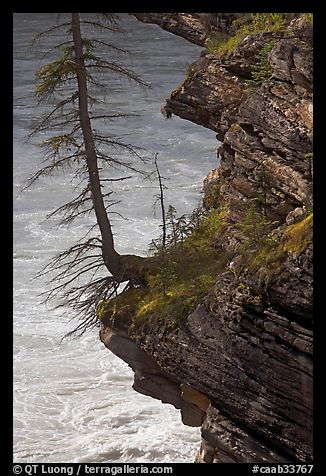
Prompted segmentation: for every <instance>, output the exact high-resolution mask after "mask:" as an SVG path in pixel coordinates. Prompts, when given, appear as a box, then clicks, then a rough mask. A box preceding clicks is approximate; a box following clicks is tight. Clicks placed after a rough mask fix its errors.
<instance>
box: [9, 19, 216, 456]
mask: <svg viewBox="0 0 326 476" xmlns="http://www.w3.org/2000/svg"><path fill="white" fill-rule="evenodd" d="M56 19H57V16H56V14H50V13H17V14H14V65H13V71H14V141H13V150H14V461H15V462H62V463H64V462H78V463H86V462H88V463H90V462H92V463H96V462H193V460H194V456H195V453H196V451H197V449H198V447H199V443H200V430H199V429H198V428H189V427H186V426H184V425H183V424H182V423H181V419H180V413H179V411H177V410H175V409H174V408H173V407H172V406H171V405H167V404H165V405H163V404H162V403H161V402H159V401H156V400H154V399H152V398H150V397H146V396H143V395H140V394H138V393H136V392H135V391H134V390H132V388H131V385H132V382H133V374H132V371H131V370H130V368H129V367H128V366H127V364H125V363H124V362H123V361H121V360H120V359H118V358H117V357H115V356H114V355H113V354H111V353H110V352H109V351H108V350H107V349H106V348H105V347H104V346H103V344H102V343H101V342H100V341H99V338H98V330H97V329H94V330H93V331H89V332H88V333H86V334H84V335H83V336H82V337H80V338H79V339H75V340H63V341H61V339H62V337H63V336H64V335H65V334H66V333H67V332H68V331H69V330H71V329H73V328H74V327H75V325H76V321H74V320H73V321H71V311H70V310H69V309H64V312H63V314H62V312H60V313H59V311H53V310H51V307H49V306H47V305H45V304H42V303H41V299H40V297H39V294H40V292H42V291H44V289H45V286H46V283H45V278H40V279H37V280H35V279H34V277H35V275H36V273H37V272H38V271H39V270H40V269H42V267H43V266H44V265H46V263H47V262H48V261H49V259H50V258H51V257H52V256H54V255H55V254H56V253H58V252H59V251H62V250H64V249H66V248H67V247H69V246H71V245H72V244H73V243H74V242H76V241H77V240H78V239H80V238H81V237H82V236H83V235H84V234H85V232H86V231H87V228H88V226H89V225H90V224H91V223H93V218H92V217H85V218H83V219H81V220H79V221H78V222H76V223H75V224H73V225H71V226H70V228H66V227H62V226H58V223H57V221H56V220H45V218H46V215H47V214H48V213H49V212H51V211H52V210H53V209H54V208H55V207H57V206H59V205H60V204H62V203H63V202H64V201H65V200H69V197H72V196H73V195H72V193H73V190H72V182H71V181H72V175H73V172H69V171H68V172H67V173H66V174H62V175H60V174H58V175H55V176H53V177H44V178H42V179H41V180H40V181H38V182H37V183H35V184H34V186H33V187H31V188H30V189H28V190H25V191H23V190H22V188H23V186H24V184H26V180H27V178H28V177H29V176H30V175H31V174H33V173H34V172H35V171H36V170H37V169H38V168H39V167H40V164H41V162H42V154H41V150H40V148H39V147H38V146H37V144H36V140H34V141H32V142H26V141H25V138H26V135H27V134H28V132H29V131H30V129H31V126H32V125H33V124H34V121H35V120H36V119H37V118H38V117H39V116H40V114H41V112H44V110H45V109H44V108H46V106H40V107H36V100H35V97H34V96H33V90H34V87H35V81H34V74H35V71H36V70H37V68H38V67H39V66H40V65H41V64H44V59H42V58H41V57H42V54H41V53H42V49H44V48H46V47H50V46H51V44H52V45H53V41H60V40H61V41H62V39H63V37H62V34H63V33H62V32H60V31H59V32H57V33H56V35H55V38H54V39H53V38H50V37H49V38H46V39H45V41H44V42H43V43H42V44H41V45H40V46H39V47H38V48H36V49H35V50H32V49H31V48H30V43H31V40H32V38H33V36H34V35H35V34H36V33H37V32H40V31H42V30H44V29H45V28H47V27H49V26H51V25H52V24H53V22H55V21H56ZM121 22H122V25H123V26H124V27H125V28H126V29H127V30H128V34H127V35H126V36H123V37H122V38H120V37H118V36H114V37H113V39H112V41H114V42H115V44H118V45H119V46H120V47H124V48H129V49H130V50H131V51H132V53H133V55H132V57H131V58H130V59H128V58H127V59H125V60H124V61H125V62H126V63H125V64H126V65H128V66H132V67H133V69H134V70H135V71H136V72H137V73H138V74H140V75H141V76H142V78H143V79H144V80H145V81H146V82H148V83H149V84H150V85H151V89H148V90H147V91H146V92H144V90H143V89H142V88H140V87H137V86H132V85H131V84H130V83H128V82H127V81H119V80H117V79H116V78H108V79H105V80H106V81H107V82H108V83H107V84H108V85H109V90H110V93H109V94H108V95H107V97H106V101H107V107H108V108H109V110H110V111H112V110H113V111H119V112H122V113H130V112H131V113H136V114H137V117H129V118H125V119H120V120H117V121H115V122H112V123H110V125H109V130H110V134H111V135H113V136H116V137H118V138H119V139H120V140H123V141H125V142H127V143H131V144H133V145H135V146H139V147H143V148H144V149H145V152H144V153H145V154H148V155H151V156H153V155H154V154H156V153H157V154H158V158H159V164H160V168H161V173H162V175H163V176H164V177H166V182H165V183H166V185H167V187H168V189H167V190H166V197H165V199H166V203H172V204H173V205H174V206H175V208H176V209H177V211H178V213H179V214H182V213H190V212H191V211H192V209H193V208H195V207H196V206H197V205H198V204H199V202H200V198H201V197H200V193H201V187H202V181H203V179H204V177H205V175H206V174H207V172H208V171H209V170H211V169H212V168H215V167H216V166H217V159H216V148H217V142H216V138H215V134H214V133H213V132H212V131H209V130H206V129H204V128H202V127H200V126H196V125H194V124H191V123H190V122H187V121H183V120H181V119H179V118H177V117H173V118H172V119H169V120H167V119H165V118H164V117H163V116H162V114H161V113H160V106H161V104H162V103H163V102H164V99H165V98H166V97H168V96H169V93H171V91H172V90H173V89H175V87H176V86H178V84H180V82H181V81H182V79H183V78H184V76H185V73H186V70H187V68H188V66H189V65H190V64H191V62H192V61H194V60H195V59H196V58H197V57H198V56H199V54H200V51H201V48H200V47H198V46H196V45H192V44H191V43H188V42H187V41H185V40H184V39H182V38H178V37H176V36H174V35H172V34H170V33H167V32H164V31H163V30H161V29H160V28H159V27H158V26H155V25H148V24H142V23H140V22H138V21H136V20H135V19H133V18H131V17H128V16H127V15H126V14H121ZM102 108H104V109H105V108H106V106H105V105H102ZM43 138H44V137H43ZM155 194H157V186H156V185H155V183H150V182H146V181H144V180H143V178H142V177H140V176H135V177H134V178H133V179H132V180H131V181H125V182H120V183H119V186H117V200H119V201H120V203H119V204H118V205H117V206H116V211H117V212H118V213H119V214H121V215H123V216H124V217H125V219H123V218H121V217H120V216H119V215H118V214H117V215H113V221H114V223H113V224H114V233H115V240H116V247H117V249H118V251H119V252H120V253H136V254H137V253H138V254H141V255H146V253H147V250H148V246H149V243H150V241H151V240H152V239H153V238H155V237H157V236H158V234H159V231H160V217H159V210H156V214H155V213H154V208H153V204H154V202H155Z"/></svg>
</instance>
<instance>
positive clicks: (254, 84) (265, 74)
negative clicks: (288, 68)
mask: <svg viewBox="0 0 326 476" xmlns="http://www.w3.org/2000/svg"><path fill="white" fill-rule="evenodd" d="M274 45H275V40H273V41H270V42H268V43H266V44H265V45H264V46H263V47H262V48H261V49H260V51H259V53H257V55H256V59H257V63H256V64H254V65H253V66H252V68H251V77H252V79H250V80H248V81H247V85H248V87H249V89H250V91H252V92H255V91H256V90H257V89H258V88H259V86H261V85H262V84H263V82H264V81H265V80H266V79H269V78H270V77H271V75H272V72H273V69H272V67H271V65H270V63H269V61H268V54H269V53H270V52H271V51H272V49H273V47H274Z"/></svg>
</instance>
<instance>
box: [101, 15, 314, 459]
mask: <svg viewBox="0 0 326 476" xmlns="http://www.w3.org/2000/svg"><path fill="white" fill-rule="evenodd" d="M133 15H135V16H136V17H137V18H139V19H141V20H142V21H149V22H154V23H157V24H159V25H160V26H161V27H162V28H165V29H167V30H168V31H172V32H174V33H176V34H179V35H181V36H183V37H185V38H187V39H189V41H192V42H194V43H197V44H204V42H205V40H206V39H207V36H208V33H207V31H208V30H210V29H212V28H213V27H212V26H211V25H212V18H213V19H216V18H219V15H221V17H220V19H221V22H220V25H222V27H221V28H222V30H223V25H224V28H225V31H226V33H227V34H228V33H229V31H230V30H229V29H230V24H231V23H230V21H229V20H227V15H229V14H205V15H213V17H209V18H210V19H208V17H206V19H205V21H204V20H203V18H204V17H200V14H147V13H146V14H133ZM216 15H217V17H216ZM223 15H226V16H223ZM236 15H240V14H236ZM232 18H233V17H232ZM214 22H215V20H214ZM214 22H213V24H214V25H215V23H214ZM223 22H224V23H223ZM293 22H294V23H293V31H295V32H296V31H298V32H299V33H300V32H301V33H300V34H303V38H304V39H305V40H306V39H307V37H308V36H309V35H308V33H309V32H308V33H307V32H306V31H305V29H304V28H303V27H302V24H300V25H299V21H297V22H296V19H294V20H293ZM200 25H201V26H200ZM298 25H299V26H298ZM302 32H303V33H302ZM299 33H298V34H299ZM306 33H307V34H306ZM268 39H270V35H266V34H262V35H260V36H258V37H256V38H253V37H248V38H245V39H244V40H243V42H242V43H241V44H240V45H239V47H238V48H237V49H236V51H234V52H233V53H232V54H231V53H228V54H225V55H224V56H223V55H222V56H221V55H219V56H217V55H212V54H203V55H202V56H201V58H200V59H199V60H198V61H197V62H196V63H194V64H193V65H192V68H191V69H190V72H189V73H188V76H187V78H186V79H185V81H184V83H183V84H182V85H181V86H179V87H178V88H177V89H176V90H175V91H174V92H173V93H172V94H171V97H170V98H169V99H167V101H166V104H165V105H164V108H163V109H164V112H165V114H166V115H167V117H170V116H171V115H173V114H176V115H178V116H180V117H182V118H184V119H187V120H191V121H193V122H194V123H197V124H200V125H203V126H205V127H208V128H210V129H213V130H214V131H216V132H217V136H218V138H219V140H220V141H221V142H222V145H221V147H220V148H219V157H220V165H219V167H218V168H217V169H215V170H214V171H212V172H210V174H209V175H208V177H207V179H206V181H205V184H204V190H205V192H206V196H205V199H204V203H206V206H209V207H211V206H218V205H219V203H226V204H227V206H228V219H229V221H230V223H237V222H238V221H239V220H241V219H242V218H243V216H244V214H245V213H246V209H247V208H248V206H250V203H252V202H251V200H252V199H254V200H256V201H257V200H258V201H259V202H260V203H261V205H262V207H263V208H264V213H265V215H266V216H267V217H268V218H270V219H271V220H275V221H277V223H278V225H279V226H280V230H283V231H282V233H281V234H283V236H284V233H287V231H286V230H288V229H289V228H287V229H286V225H285V224H286V223H287V224H288V226H289V224H290V227H291V224H292V226H294V227H295V223H298V222H299V220H300V219H302V217H305V216H307V215H308V214H309V212H310V211H311V207H312V162H311V151H312V132H313V129H312V127H313V125H312V49H311V47H310V46H309V42H307V41H301V40H300V38H299V39H298V38H292V39H291V38H286V39H281V40H280V39H277V41H276V42H275V44H274V46H273V48H272V50H271V52H270V53H269V56H268V61H269V64H270V66H271V68H272V73H271V75H270V77H268V78H266V80H265V81H264V82H263V84H262V85H260V86H259V87H257V88H256V91H254V92H253V91H250V90H249V89H248V85H247V83H246V80H247V79H248V78H249V77H250V69H251V66H252V64H254V63H255V61H256V60H255V55H257V51H259V49H260V48H261V47H262V45H263V44H264V42H266V41H267V40H268ZM274 40H275V38H274ZM293 224H294V225H293ZM300 226H301V225H300ZM311 227H312V222H311V220H310V218H309V219H308V220H307V221H306V224H305V230H306V235H304V236H305V240H306V241H304V242H303V243H301V242H299V243H298V242H297V241H298V240H299V239H300V234H299V231H300V230H301V231H302V229H303V227H302V226H301V228H299V227H298V230H297V234H298V236H299V238H298V237H296V240H297V241H293V243H292V244H291V246H290V245H288V246H287V247H285V249H284V253H283V255H282V256H283V258H282V261H281V263H278V262H277V261H275V257H274V258H273V256H272V253H273V250H271V251H270V253H271V256H267V257H266V256H265V258H264V259H265V262H264V263H263V264H262V268H261V269H257V267H255V266H251V265H250V262H249V263H248V262H243V260H242V257H241V256H240V255H239V256H237V251H236V250H237V240H238V237H237V236H236V234H235V236H231V235H232V232H231V233H230V237H229V238H228V239H226V240H225V243H224V244H223V246H224V247H226V248H228V249H229V250H233V252H234V256H233V257H234V259H233V261H232V262H231V264H230V269H229V270H226V271H225V272H224V273H222V274H220V275H219V276H218V277H217V281H216V284H215V285H214V287H213V289H212V290H211V291H210V292H209V293H208V295H207V296H206V298H205V299H204V300H203V302H202V303H201V304H200V305H199V306H198V307H197V309H196V310H195V311H194V312H193V313H192V314H190V315H189V316H185V319H184V321H183V322H182V324H181V325H180V326H179V327H178V328H177V329H175V330H174V331H172V332H170V333H168V334H164V335H163V334H160V333H159V332H157V331H158V330H157V329H155V328H151V325H150V324H149V323H143V325H142V326H140V327H139V328H138V329H137V332H132V333H131V332H130V327H129V326H130V322H125V323H123V324H122V323H121V322H120V321H119V322H117V323H115V322H114V321H112V320H110V319H107V320H105V321H103V327H102V331H101V339H102V341H103V342H104V344H105V345H106V346H107V347H108V348H109V349H110V350H112V351H113V352H114V353H115V354H116V355H118V356H119V357H121V358H122V359H124V360H125V361H126V362H127V363H128V364H129V365H130V366H131V367H132V368H133V370H134V372H135V383H134V388H135V390H137V391H140V392H142V393H145V394H147V395H151V396H153V397H154V398H158V399H161V400H162V401H163V402H167V403H171V404H173V405H174V406H175V407H176V408H180V409H181V413H182V419H183V422H184V423H185V424H188V425H193V426H201V427H202V445H201V448H200V450H199V451H198V453H197V456H196V461H197V462H208V463H210V462H216V463H218V462H257V463H259V462H281V463H286V462H287V463H293V462H310V461H312V457H313V456H312V284H313V277H312V244H311V240H310V238H309V239H306V237H307V236H308V237H310V233H311ZM293 229H295V228H293ZM275 246H276V245H275Z"/></svg>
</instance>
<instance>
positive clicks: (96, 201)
mask: <svg viewBox="0 0 326 476" xmlns="http://www.w3.org/2000/svg"><path fill="white" fill-rule="evenodd" d="M71 16H72V23H71V29H72V35H73V43H74V50H75V56H76V63H77V81H78V104H79V119H80V124H81V128H82V132H83V137H84V143H85V151H86V162H87V169H88V174H89V182H90V188H91V193H92V200H93V206H94V210H95V215H96V219H97V223H98V226H99V229H100V232H101V237H102V256H103V260H104V263H105V266H106V267H107V269H108V270H109V271H110V273H112V274H113V275H119V274H120V273H121V257H120V255H119V254H118V253H117V252H116V251H115V249H114V240H113V234H112V229H111V224H110V221H109V219H108V216H107V212H106V209H105V206H104V200H103V195H102V191H101V183H100V178H99V171H98V164H97V156H96V149H95V143H94V137H93V131H92V127H91V122H90V118H89V113H88V92H87V80H86V69H85V62H84V55H83V44H82V37H81V32H80V17H79V13H72V14H71Z"/></svg>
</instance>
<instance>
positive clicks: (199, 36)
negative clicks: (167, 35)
mask: <svg viewBox="0 0 326 476" xmlns="http://www.w3.org/2000/svg"><path fill="white" fill-rule="evenodd" d="M130 15H133V16H134V17H136V18H137V20H140V21H142V22H144V23H154V24H156V25H159V26H160V27H161V28H163V29H164V30H166V31H170V32H172V33H174V34H175V35H178V36H182V37H183V38H185V39H187V40H188V41H190V42H191V43H195V44H196V45H200V46H201V45H204V44H205V41H206V40H207V38H208V37H209V35H210V34H212V33H214V35H218V34H219V33H220V34H223V35H225V34H227V33H230V32H231V31H232V21H233V20H235V19H236V18H238V17H239V16H241V15H243V14H242V13H130Z"/></svg>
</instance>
